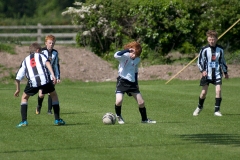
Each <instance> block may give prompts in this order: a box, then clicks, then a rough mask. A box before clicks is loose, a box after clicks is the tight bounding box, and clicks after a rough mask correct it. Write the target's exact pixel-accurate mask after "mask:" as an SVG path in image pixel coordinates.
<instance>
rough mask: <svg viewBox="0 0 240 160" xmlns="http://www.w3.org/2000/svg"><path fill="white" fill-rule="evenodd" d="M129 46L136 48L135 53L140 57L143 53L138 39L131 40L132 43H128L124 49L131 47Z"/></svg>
mask: <svg viewBox="0 0 240 160" xmlns="http://www.w3.org/2000/svg"><path fill="white" fill-rule="evenodd" d="M129 48H134V49H135V54H136V56H138V57H139V56H140V55H141V53H142V47H141V45H140V43H138V42H136V41H133V42H130V43H128V44H126V45H125V46H124V49H129Z"/></svg>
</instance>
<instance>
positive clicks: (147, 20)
mask: <svg viewBox="0 0 240 160" xmlns="http://www.w3.org/2000/svg"><path fill="white" fill-rule="evenodd" d="M74 2H75V3H74ZM16 11H17V12H16ZM61 13H62V15H64V16H62V15H61ZM0 18H1V21H0V25H36V24H37V23H42V24H43V25H54V24H55V25H61V24H71V23H72V24H78V25H81V26H82V28H80V29H79V31H78V36H77V37H76V40H77V43H78V45H79V46H88V47H90V48H91V49H92V51H93V52H94V53H96V54H97V55H99V56H101V57H104V58H106V59H111V57H110V56H111V55H112V54H113V53H114V52H115V51H116V50H120V49H121V48H122V46H123V45H124V44H125V43H127V42H129V41H133V40H135V41H139V42H140V43H141V44H142V46H143V48H144V50H143V53H142V59H147V58H149V57H153V56H156V58H160V59H161V60H163V61H162V62H164V61H167V60H166V55H167V54H168V53H169V52H172V51H181V52H182V53H184V54H189V55H191V54H192V55H194V54H195V53H196V52H198V51H199V49H200V48H201V47H202V46H203V45H205V44H206V35H205V33H206V31H207V30H209V29H214V30H216V31H217V32H218V33H219V36H221V37H220V40H219V44H220V45H222V46H223V47H224V48H225V51H226V53H229V54H231V53H232V52H234V51H236V50H238V49H239V48H238V46H239V38H238V37H237V36H236V35H239V34H240V28H239V27H238V26H239V24H237V25H236V26H234V27H233V28H232V29H230V30H229V31H228V32H227V33H225V31H226V30H227V29H228V28H229V27H230V26H231V25H233V24H234V23H235V22H236V21H237V20H238V19H240V1H239V0H220V1H219V0H211V1H206V0H197V1H195V0H184V1H183V0H172V1H170V0H141V1H140V0H114V1H112V0H104V1H103V0H76V1H74V0H61V3H59V1H58V0H48V1H47V0H41V1H36V0H19V1H18V3H16V1H15V0H1V1H0ZM49 31H50V30H49ZM50 32H51V31H50ZM223 33H224V34H223ZM223 35H224V37H223ZM156 63H158V62H156Z"/></svg>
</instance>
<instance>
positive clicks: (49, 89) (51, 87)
mask: <svg viewBox="0 0 240 160" xmlns="http://www.w3.org/2000/svg"><path fill="white" fill-rule="evenodd" d="M39 90H42V94H47V93H51V92H53V91H55V88H54V85H53V83H52V82H49V83H47V84H45V85H43V86H39V87H30V85H29V83H28V84H27V86H26V87H25V89H24V92H25V93H26V94H27V95H29V96H34V95H35V94H36V93H38V91H39Z"/></svg>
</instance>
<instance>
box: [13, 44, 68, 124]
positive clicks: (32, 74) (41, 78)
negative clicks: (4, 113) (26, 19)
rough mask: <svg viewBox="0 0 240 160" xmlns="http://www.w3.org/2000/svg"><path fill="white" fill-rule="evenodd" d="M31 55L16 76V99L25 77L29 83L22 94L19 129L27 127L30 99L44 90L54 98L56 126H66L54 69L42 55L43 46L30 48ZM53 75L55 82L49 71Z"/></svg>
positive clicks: (31, 46)
mask: <svg viewBox="0 0 240 160" xmlns="http://www.w3.org/2000/svg"><path fill="white" fill-rule="evenodd" d="M29 50H30V55H29V56H27V57H26V58H25V59H24V60H23V62H22V64H21V66H20V69H19V70H18V72H17V74H16V80H15V83H16V92H15V93H14V96H15V97H18V96H19V93H20V81H21V80H22V79H23V77H24V76H26V78H27V79H28V83H27V85H26V87H25V90H24V92H23V94H22V99H21V116H22V121H21V122H20V123H19V124H18V125H17V127H22V126H27V125H28V121H27V109H28V99H29V97H30V96H33V95H35V94H36V93H38V91H39V90H42V93H43V94H46V93H49V94H50V96H51V98H52V101H53V102H52V105H53V110H54V116H55V121H54V124H55V125H64V124H65V122H64V121H63V120H62V119H61V118H60V107H59V100H58V95H57V93H56V91H55V88H54V85H53V83H56V78H55V76H54V73H53V69H52V67H51V64H50V62H49V60H48V59H47V57H46V56H45V55H43V54H40V53H41V46H40V45H39V44H38V43H33V44H31V45H30V47H29ZM47 69H48V70H49V72H50V73H51V76H52V79H53V82H52V81H51V79H50V75H49V73H48V71H47Z"/></svg>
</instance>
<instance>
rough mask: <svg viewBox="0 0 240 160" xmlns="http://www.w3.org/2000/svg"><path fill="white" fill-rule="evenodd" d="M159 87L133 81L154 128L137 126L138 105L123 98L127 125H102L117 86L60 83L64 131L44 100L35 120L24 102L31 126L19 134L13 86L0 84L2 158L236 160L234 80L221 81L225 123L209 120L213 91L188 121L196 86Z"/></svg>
mask: <svg viewBox="0 0 240 160" xmlns="http://www.w3.org/2000/svg"><path fill="white" fill-rule="evenodd" d="M165 82H166V81H162V80H159V81H140V82H139V84H140V90H141V92H142V95H143V98H144V100H145V103H146V108H147V113H148V117H149V118H151V119H154V120H156V121H157V124H141V123H140V114H139V112H138V107H137V104H136V102H135V101H134V99H133V98H130V97H127V96H126V95H125V97H124V104H123V108H122V114H123V117H124V119H125V122H126V123H125V124H124V125H119V124H115V125H104V124H103V123H102V116H103V115H104V114H105V113H106V112H114V102H115V94H114V91H115V82H104V83H92V82H91V83H84V82H69V81H67V80H66V81H64V80H63V81H62V83H61V84H59V85H57V86H56V89H57V92H58V95H59V98H60V106H61V118H63V119H64V120H65V121H66V125H65V126H53V120H54V118H53V116H51V115H47V98H46V99H45V100H44V102H43V104H44V106H43V108H42V112H41V114H40V115H35V107H36V104H37V96H34V97H31V98H30V100H29V108H28V122H29V126H27V127H23V128H16V125H17V124H18V123H19V122H20V120H21V116H20V112H19V111H20V97H19V98H15V97H14V96H13V93H14V92H15V86H14V84H0V97H1V99H0V100H1V103H0V107H1V111H0V124H1V132H0V140H1V141H0V159H3V160H5V159H13V160H15V159H18V160H23V159H24V160H28V159H29V160H32V159H43V160H48V159H49V160H50V159H51V160H52V159H64V160H65V159H68V160H71V159H84V160H86V159H87V160H88V159H89V160H102V159H121V160H145V159H150V160H155V159H156V160H175V159H179V160H195V159H196V160H215V159H216V160H226V159H231V160H235V159H239V157H240V130H239V129H240V128H239V127H240V106H239V102H240V98H239V97H240V96H239V79H238V78H236V79H229V80H224V81H223V101H222V105H221V112H222V114H223V117H215V116H213V110H214V103H215V98H214V97H215V91H214V86H213V85H211V86H210V88H209V92H208V95H207V99H206V101H205V108H204V110H203V111H202V112H201V114H200V115H199V116H198V117H193V116H192V113H193V111H194V109H195V108H196V106H197V103H198V97H199V94H200V91H201V87H199V81H180V80H173V81H171V82H169V83H168V84H167V85H165ZM24 87H25V85H22V86H21V90H22V91H23V89H24ZM22 91H21V92H22Z"/></svg>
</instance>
